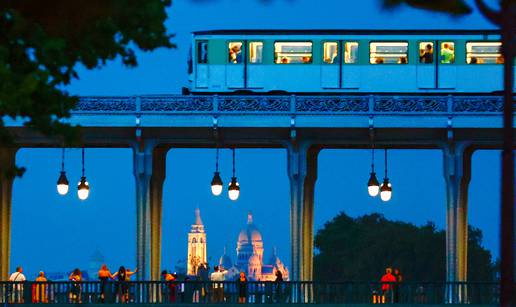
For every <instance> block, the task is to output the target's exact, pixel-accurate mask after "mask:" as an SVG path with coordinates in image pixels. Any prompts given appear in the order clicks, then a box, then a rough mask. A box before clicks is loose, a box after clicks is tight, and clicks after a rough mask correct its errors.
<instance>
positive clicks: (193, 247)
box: [186, 208, 206, 275]
mask: <svg viewBox="0 0 516 307" xmlns="http://www.w3.org/2000/svg"><path fill="white" fill-rule="evenodd" d="M201 263H206V232H204V225H203V223H202V220H201V211H200V210H199V208H196V209H195V224H193V225H192V228H191V230H190V232H189V233H188V262H187V270H186V274H187V275H197V269H198V268H199V265H200V264H201Z"/></svg>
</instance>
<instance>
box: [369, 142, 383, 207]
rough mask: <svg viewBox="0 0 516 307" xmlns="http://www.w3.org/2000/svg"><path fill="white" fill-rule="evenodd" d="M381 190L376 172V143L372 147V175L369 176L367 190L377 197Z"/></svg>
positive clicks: (370, 194)
mask: <svg viewBox="0 0 516 307" xmlns="http://www.w3.org/2000/svg"><path fill="white" fill-rule="evenodd" d="M379 191H380V183H379V182H378V179H377V178H376V173H375V172H374V144H373V145H372V148H371V175H370V176H369V181H368V182H367V192H368V193H369V196H371V197H376V196H377V195H378V192H379Z"/></svg>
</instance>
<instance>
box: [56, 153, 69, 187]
mask: <svg viewBox="0 0 516 307" xmlns="http://www.w3.org/2000/svg"><path fill="white" fill-rule="evenodd" d="M64 155H65V149H64V148H63V149H62V151H61V173H60V175H59V178H58V179H57V193H58V194H59V195H66V194H67V193H68V178H66V172H65V167H64V158H65V157H64Z"/></svg>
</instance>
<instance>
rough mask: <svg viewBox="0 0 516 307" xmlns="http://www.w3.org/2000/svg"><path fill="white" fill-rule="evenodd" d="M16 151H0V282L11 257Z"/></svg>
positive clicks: (3, 277)
mask: <svg viewBox="0 0 516 307" xmlns="http://www.w3.org/2000/svg"><path fill="white" fill-rule="evenodd" d="M16 151H17V149H11V148H2V149H0V281H1V280H4V281H5V280H7V279H8V277H9V260H10V257H11V208H12V202H11V199H12V187H13V181H14V176H11V175H10V174H9V170H11V169H14V166H15V160H16Z"/></svg>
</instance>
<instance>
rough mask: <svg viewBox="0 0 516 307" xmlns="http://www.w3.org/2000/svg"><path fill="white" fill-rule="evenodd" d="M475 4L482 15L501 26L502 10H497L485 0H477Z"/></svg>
mask: <svg viewBox="0 0 516 307" xmlns="http://www.w3.org/2000/svg"><path fill="white" fill-rule="evenodd" d="M475 4H476V5H477V8H478V10H479V11H480V12H481V13H482V15H484V17H485V18H487V20H489V21H490V22H492V23H494V24H495V25H497V26H501V24H502V17H501V12H497V11H495V10H493V9H492V8H490V7H489V6H487V4H486V3H485V2H484V0H475Z"/></svg>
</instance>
